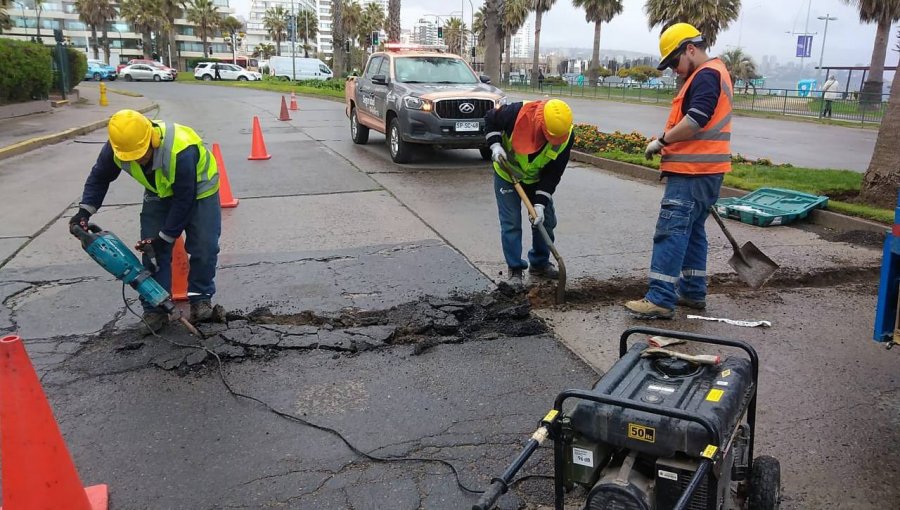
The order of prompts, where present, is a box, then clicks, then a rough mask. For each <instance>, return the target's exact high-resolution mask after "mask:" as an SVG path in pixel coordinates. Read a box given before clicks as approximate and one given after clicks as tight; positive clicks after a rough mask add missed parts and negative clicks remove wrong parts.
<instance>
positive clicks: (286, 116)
mask: <svg viewBox="0 0 900 510" xmlns="http://www.w3.org/2000/svg"><path fill="white" fill-rule="evenodd" d="M278 120H291V114H290V113H288V109H287V103H286V102H285V101H284V96H281V115H279V116H278Z"/></svg>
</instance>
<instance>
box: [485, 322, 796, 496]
mask: <svg viewBox="0 0 900 510" xmlns="http://www.w3.org/2000/svg"><path fill="white" fill-rule="evenodd" d="M635 334H647V335H649V336H650V338H651V339H655V338H662V339H667V341H668V342H669V343H683V342H684V341H691V342H700V343H705V344H714V345H719V346H726V347H732V348H736V349H740V350H742V351H743V352H744V354H746V357H744V356H729V357H725V358H719V357H718V356H709V355H700V356H694V355H688V354H682V353H680V352H676V351H669V350H665V349H659V348H654V347H652V346H651V345H648V344H647V343H644V342H635V343H634V345H632V346H631V348H628V340H629V337H631V336H632V335H635ZM758 378H759V358H758V357H757V354H756V351H755V350H754V349H753V347H751V346H750V345H749V344H747V343H745V342H741V341H736V340H727V339H723V338H716V337H710V336H703V335H696V334H691V333H681V332H675V331H666V330H661V329H653V328H632V329H629V330H627V331H625V332H624V333H623V334H622V336H621V339H620V345H619V360H618V361H617V362H616V363H615V364H614V365H613V366H612V367H611V368H610V369H609V371H608V372H606V374H604V375H603V377H602V378H601V379H600V380H599V381H598V382H597V383H596V384H595V385H594V387H593V388H592V389H590V390H566V391H564V392H562V393H560V394H559V395H558V396H557V397H556V400H555V402H554V404H553V409H552V410H551V411H550V412H549V413H548V414H547V415H546V416H545V417H544V419H543V420H542V421H541V425H540V427H539V428H538V429H537V431H536V432H535V433H534V434H533V435H532V437H531V439H530V440H529V441H528V442H527V443H526V445H525V448H524V449H523V450H522V452H521V453H520V454H519V456H518V457H517V458H516V459H515V460H514V461H513V463H512V464H511V465H510V466H509V467H508V468H507V469H506V471H505V472H504V473H503V474H502V475H501V476H500V477H497V478H494V479H493V480H492V481H491V482H492V483H491V486H490V487H489V488H488V490H487V491H486V492H485V493H484V494H483V495H482V497H481V499H480V500H479V501H478V503H477V504H476V505H474V506H473V510H488V509H490V508H492V507H493V505H494V503H496V501H497V500H498V499H499V498H500V496H501V495H502V494H504V493H505V492H506V491H507V489H508V487H509V484H510V483H511V482H512V480H513V477H514V476H515V475H516V473H517V472H518V471H519V469H520V468H521V467H522V465H524V463H525V461H527V460H528V458H529V457H530V456H531V455H532V454H533V453H534V451H535V450H537V448H538V446H540V445H541V443H543V442H544V441H545V440H546V439H547V438H550V439H552V440H553V457H554V492H555V508H556V510H563V505H564V500H565V495H566V491H567V490H570V489H572V488H574V487H575V486H581V487H583V488H584V489H585V491H586V496H585V501H584V507H583V508H584V509H585V510H670V509H676V510H684V509H690V510H719V509H751V510H770V509H776V508H778V507H779V505H780V492H781V483H780V477H781V470H780V466H779V464H778V461H777V460H776V459H774V458H772V457H768V456H763V457H759V458H756V459H753V437H754V431H755V425H756V391H757V384H758Z"/></svg>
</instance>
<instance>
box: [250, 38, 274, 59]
mask: <svg viewBox="0 0 900 510" xmlns="http://www.w3.org/2000/svg"><path fill="white" fill-rule="evenodd" d="M274 54H275V46H273V45H272V43H265V42H264V43H259V44H257V45H256V49H254V50H253V58H258V59H261V60H269V58H270V57H271V56H272V55H274Z"/></svg>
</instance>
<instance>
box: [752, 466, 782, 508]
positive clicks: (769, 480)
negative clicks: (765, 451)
mask: <svg viewBox="0 0 900 510" xmlns="http://www.w3.org/2000/svg"><path fill="white" fill-rule="evenodd" d="M780 506H781V464H779V462H778V459H776V458H775V457H769V456H768V455H763V456H762V457H757V458H755V459H753V471H752V472H751V473H750V497H749V498H748V499H747V508H748V510H777V509H778V508H779V507H780Z"/></svg>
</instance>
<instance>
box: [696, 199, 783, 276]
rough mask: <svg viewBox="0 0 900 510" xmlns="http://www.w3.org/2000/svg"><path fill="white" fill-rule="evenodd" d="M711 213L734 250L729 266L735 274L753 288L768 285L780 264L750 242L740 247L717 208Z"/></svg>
mask: <svg viewBox="0 0 900 510" xmlns="http://www.w3.org/2000/svg"><path fill="white" fill-rule="evenodd" d="M709 212H710V214H711V215H712V217H713V218H715V220H716V223H718V224H719V226H720V227H722V232H724V233H725V237H727V238H728V242H730V243H731V248H732V249H733V250H734V255H732V256H731V258H730V259H728V265H729V266H731V267H732V268H733V269H734V270H735V272H737V274H738V276H739V277H740V278H741V280H744V281H745V282H747V284H748V285H750V287H751V288H754V289H758V288H760V287H762V286H763V284H764V283H766V280H768V279H769V278H770V277H771V276H772V275H773V274H774V273H775V270H776V269H778V264H776V263H775V261H773V260H772V259H770V258H769V257H767V256H766V254H765V253H763V252H762V251H761V250H760V249H759V248H757V247H756V245H754V244H753V243H751V242H749V241H748V242H746V243H744V246H741V247H738V243H737V241H735V240H734V237H733V236H732V235H731V232H729V231H728V229H727V228H725V223H724V222H722V218H721V217H720V216H719V213H718V212H717V211H716V207H715V206H712V207H710V208H709Z"/></svg>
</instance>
